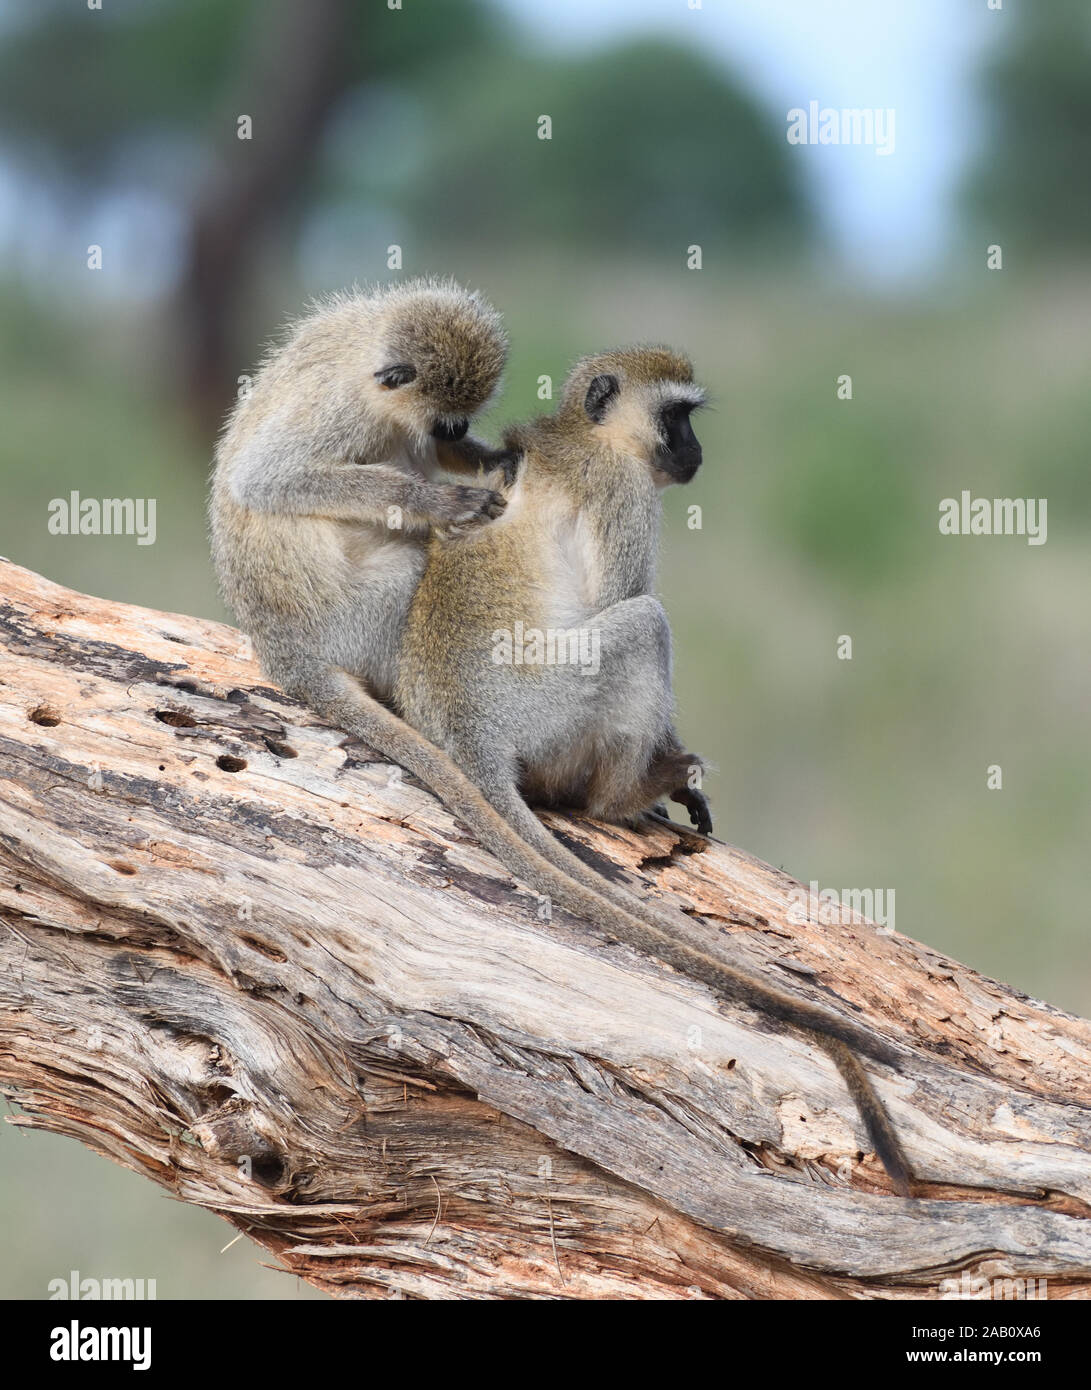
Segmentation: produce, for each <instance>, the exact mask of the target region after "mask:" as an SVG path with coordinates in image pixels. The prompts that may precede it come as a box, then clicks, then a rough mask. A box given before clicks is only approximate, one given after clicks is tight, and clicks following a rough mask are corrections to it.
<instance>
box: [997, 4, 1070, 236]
mask: <svg viewBox="0 0 1091 1390" xmlns="http://www.w3.org/2000/svg"><path fill="white" fill-rule="evenodd" d="M1013 10H1014V13H1013V15H1012V20H1011V23H1012V26H1013V31H1012V32H1011V33H1009V35H1008V41H1007V42H1006V43H1005V44H1004V45H1003V47H1002V48H1001V49H1000V51H999V52H998V54H997V55H996V57H995V58H994V59H993V61H992V62H991V63H990V64H989V65H988V66H987V67H986V69H985V71H984V72H983V74H982V80H981V90H982V94H983V96H984V97H985V100H986V102H987V105H988V127H987V129H988V141H987V146H986V148H985V149H984V150H983V152H982V156H981V162H980V165H979V167H978V168H977V170H976V171H975V173H974V175H973V177H972V179H971V181H970V184H969V195H970V203H971V206H973V207H974V208H975V210H976V211H977V213H978V215H979V216H980V217H981V219H982V220H983V221H984V222H985V225H986V226H987V227H988V228H989V229H991V235H992V237H993V239H995V240H1003V241H1004V242H1006V243H1010V244H1014V245H1016V246H1018V247H1019V248H1020V249H1021V250H1022V251H1023V252H1024V253H1028V254H1029V253H1034V252H1039V253H1041V252H1042V251H1043V250H1054V251H1056V250H1062V251H1066V252H1068V253H1070V254H1071V253H1073V252H1076V253H1080V254H1085V253H1086V251H1087V248H1088V246H1089V245H1091V157H1089V153H1088V145H1087V132H1088V131H1089V130H1091V78H1089V73H1091V11H1089V10H1088V7H1087V3H1086V0H1045V3H1041V2H1040V3H1037V4H1032V3H1027V4H1024V5H1021V6H1019V7H1013Z"/></svg>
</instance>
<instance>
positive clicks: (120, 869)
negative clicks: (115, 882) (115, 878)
mask: <svg viewBox="0 0 1091 1390" xmlns="http://www.w3.org/2000/svg"><path fill="white" fill-rule="evenodd" d="M107 863H108V864H109V865H110V868H111V869H114V870H115V871H116V872H117V873H119V874H135V873H136V872H137V870H136V865H135V864H126V862H125V861H124V859H109V860H107Z"/></svg>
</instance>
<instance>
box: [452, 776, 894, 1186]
mask: <svg viewBox="0 0 1091 1390" xmlns="http://www.w3.org/2000/svg"><path fill="white" fill-rule="evenodd" d="M497 803H502V804H497ZM494 805H496V809H498V810H500V811H501V812H502V813H503V818H502V819H501V825H502V826H503V828H504V831H505V832H507V833H510V832H509V827H513V828H514V829H515V830H516V831H517V832H518V834H519V835H520V836H521V837H522V838H523V839H524V840H526V841H527V842H528V844H529V846H530V848H531V852H535V851H538V850H539V848H540V852H541V857H542V858H547V857H548V860H549V862H550V866H551V867H552V868H553V869H555V870H559V871H560V872H561V873H562V877H563V880H564V882H565V884H566V885H567V882H568V876H569V875H568V874H566V873H565V867H566V866H568V865H571V868H570V870H569V872H570V874H571V876H572V877H575V878H578V879H579V880H580V882H579V887H580V888H581V889H582V888H583V886H584V885H583V882H582V880H583V876H584V875H585V874H587V873H592V874H593V873H594V870H591V869H588V867H587V865H585V864H584V863H583V861H582V860H580V859H578V858H577V857H576V856H575V855H574V854H571V853H570V852H569V851H568V850H567V849H565V847H564V846H563V845H562V844H561V843H560V842H559V841H558V840H557V839H556V837H555V836H553V835H551V834H550V833H549V831H548V830H546V828H545V826H543V825H542V823H541V821H540V820H539V819H538V818H537V816H535V814H534V812H533V811H532V810H531V809H530V807H529V806H528V805H527V804H526V802H525V801H524V800H523V799H522V797H521V796H520V795H519V794H518V792H513V793H509V794H507V795H505V796H498V797H495V798H494ZM471 828H474V827H471ZM481 838H482V839H484V838H485V836H484V835H482V836H481ZM547 842H548V843H547ZM489 848H492V849H493V852H494V853H495V854H496V855H497V858H499V859H500V860H501V862H504V863H506V864H507V867H508V868H509V869H511V870H512V872H515V873H518V874H519V876H520V877H522V878H525V879H527V880H528V881H531V882H532V881H533V880H532V879H531V876H530V874H529V873H528V870H527V868H525V867H524V868H515V867H513V864H512V863H511V861H510V855H506V854H505V853H503V852H502V849H501V847H500V846H497V847H496V848H493V846H491V845H490V846H489ZM558 860H560V861H561V863H558ZM596 878H597V879H598V880H599V882H600V883H602V884H603V885H606V886H608V887H610V888H615V885H613V884H609V881H608V880H607V879H605V878H603V877H602V876H601V875H596ZM535 886H539V885H535ZM615 892H616V894H617V895H620V896H621V897H622V898H623V899H626V898H628V897H629V895H628V894H625V892H624V890H623V889H615ZM556 896H557V901H558V902H559V903H560V904H561V906H562V907H570V904H569V903H567V902H565V900H564V896H563V894H557V895H556ZM593 896H595V897H596V898H597V899H598V901H597V902H596V903H595V904H594V905H593V907H591V908H587V907H584V908H577V909H575V910H577V911H582V912H583V913H584V914H585V915H586V916H588V917H589V918H590V919H591V920H592V921H593V922H595V923H596V925H598V926H600V927H601V928H603V930H605V931H611V930H614V931H617V930H618V929H619V927H618V921H617V918H618V916H619V915H620V916H621V917H622V919H623V921H624V924H625V930H624V939H627V940H628V941H629V942H630V943H631V944H633V945H635V946H637V947H639V949H641V950H643V951H646V952H647V953H648V954H649V955H652V956H657V957H658V958H659V959H660V960H664V961H666V962H667V964H668V965H673V966H674V967H675V968H676V969H678V970H680V971H682V972H683V973H685V974H688V975H690V976H691V977H696V978H697V979H699V980H702V981H703V982H704V983H705V984H707V985H709V986H710V988H712V989H713V991H714V992H715V993H717V994H718V995H720V997H721V998H724V997H726V998H729V999H733V1000H735V1001H736V1002H738V1003H742V1004H746V1005H749V1006H751V1007H755V1006H756V1007H758V1008H760V1009H763V1010H764V1011H766V1012H768V1013H770V1014H772V1015H773V1017H774V1018H778V1019H780V1020H781V1021H782V1022H784V1023H788V1024H791V1025H793V1026H794V1027H796V1028H797V1029H798V1030H799V1031H800V1032H802V1033H804V1034H806V1036H807V1037H809V1038H810V1039H811V1041H812V1042H814V1043H815V1044H816V1045H817V1046H818V1047H820V1048H822V1050H823V1051H824V1052H825V1053H826V1054H827V1055H828V1056H829V1057H830V1059H831V1060H832V1061H833V1063H834V1065H835V1066H836V1067H837V1069H838V1071H839V1072H840V1073H841V1076H842V1078H843V1080H844V1082H845V1085H846V1087H847V1088H848V1092H849V1094H850V1095H851V1096H852V1098H853V1101H854V1102H855V1103H856V1108H857V1110H858V1111H859V1113H860V1116H861V1118H862V1119H863V1121H864V1126H865V1128H866V1129H867V1132H868V1137H869V1138H870V1140H871V1143H872V1145H873V1147H874V1149H875V1152H876V1153H877V1154H878V1156H879V1159H880V1161H881V1162H882V1165H883V1167H884V1168H885V1169H886V1171H887V1174H888V1176H889V1177H890V1181H891V1184H892V1186H893V1188H894V1190H895V1192H897V1193H899V1194H900V1195H901V1196H903V1197H909V1196H911V1195H912V1181H913V1179H912V1170H911V1169H910V1166H909V1162H908V1160H907V1158H906V1156H905V1152H904V1150H903V1149H902V1146H901V1143H900V1141H899V1139H898V1136H897V1134H896V1133H895V1130H894V1126H893V1125H892V1124H891V1122H890V1117H889V1116H888V1115H887V1113H886V1111H885V1109H884V1108H883V1103H882V1101H881V1100H880V1099H879V1097H878V1095H877V1094H876V1091H875V1088H874V1087H873V1086H872V1084H871V1081H870V1079H869V1078H868V1076H867V1073H866V1072H865V1071H864V1069H863V1067H862V1066H861V1065H860V1062H859V1060H858V1059H857V1057H856V1055H855V1054H854V1052H853V1051H852V1048H853V1047H855V1048H856V1049H857V1051H860V1052H864V1053H865V1054H868V1055H870V1056H873V1057H876V1058H878V1059H879V1060H880V1061H883V1062H887V1063H893V1062H894V1061H895V1060H896V1056H895V1053H894V1051H893V1049H891V1048H889V1047H887V1046H885V1045H884V1044H883V1043H882V1042H881V1041H879V1040H877V1039H875V1038H873V1037H871V1036H870V1035H869V1034H867V1033H866V1032H864V1030H863V1029H859V1028H856V1027H854V1026H853V1025H852V1024H851V1023H848V1022H846V1021H845V1020H843V1019H840V1018H838V1017H837V1016H836V1015H835V1014H831V1013H828V1012H827V1011H826V1010H825V1009H822V1008H819V1007H818V1006H817V1005H814V1004H809V1003H807V1002H806V1001H805V1000H802V999H796V998H794V997H793V996H792V995H790V994H784V993H782V992H781V991H780V990H778V989H775V988H774V987H773V986H771V985H767V984H765V983H764V982H763V981H762V980H760V979H758V978H757V976H754V975H750V974H748V973H747V972H746V971H742V970H739V969H738V968H737V967H736V966H733V965H730V964H728V963H727V962H726V961H721V960H720V959H718V958H716V957H715V956H712V955H710V954H709V953H708V952H707V951H706V950H705V949H704V943H703V942H702V941H701V940H700V938H699V937H695V936H694V935H693V933H692V928H691V927H690V925H689V922H688V920H687V919H686V918H684V917H680V918H679V922H678V924H677V925H675V924H674V923H673V922H670V923H667V922H666V919H665V918H664V917H663V915H662V914H658V913H657V914H656V916H655V920H653V921H651V922H649V921H648V920H647V918H646V917H645V916H644V915H643V912H642V913H641V916H640V918H639V920H637V919H636V918H635V917H634V916H633V915H632V913H631V912H627V911H626V910H625V907H624V906H622V905H621V904H620V903H617V902H616V901H615V895H613V894H612V895H611V898H610V900H609V901H607V902H606V903H603V902H602V899H601V897H600V896H599V895H598V894H597V893H596V894H594V895H593ZM631 901H633V902H634V903H635V905H636V908H637V911H638V912H639V911H641V909H644V904H642V903H640V902H639V900H637V899H631ZM603 907H606V908H607V912H606V914H605V915H603V913H602V908H603ZM645 910H646V909H645ZM659 922H663V923H664V925H663V926H660V925H659Z"/></svg>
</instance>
